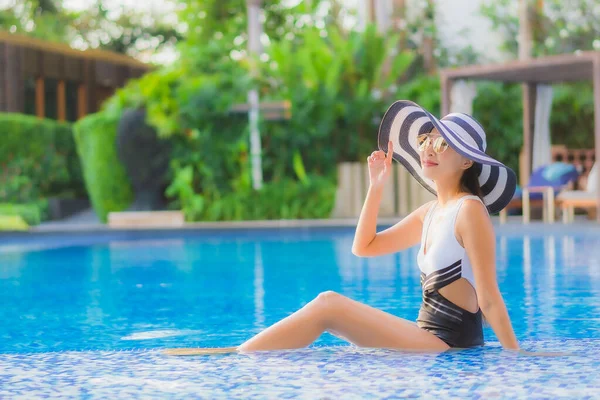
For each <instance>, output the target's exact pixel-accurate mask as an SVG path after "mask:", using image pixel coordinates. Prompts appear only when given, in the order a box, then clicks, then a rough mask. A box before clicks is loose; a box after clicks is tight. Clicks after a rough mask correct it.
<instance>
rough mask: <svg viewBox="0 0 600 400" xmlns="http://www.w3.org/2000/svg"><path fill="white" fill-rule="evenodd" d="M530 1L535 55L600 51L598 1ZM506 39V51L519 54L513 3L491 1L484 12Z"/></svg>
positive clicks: (485, 5) (516, 20) (483, 9)
mask: <svg viewBox="0 0 600 400" xmlns="http://www.w3.org/2000/svg"><path fill="white" fill-rule="evenodd" d="M527 1H528V2H529V10H530V12H531V29H532V36H533V54H532V55H533V56H534V57H539V56H543V55H552V54H563V53H573V52H575V51H578V50H581V51H585V50H600V7H598V2H597V1H596V0H570V1H562V0H545V1H539V0H536V1H531V0H527ZM481 11H482V13H483V15H485V16H487V17H488V18H489V19H490V20H491V21H492V24H493V27H494V29H496V30H497V31H500V32H501V33H503V34H504V36H505V44H504V49H505V50H507V51H508V52H510V53H511V54H513V55H515V57H516V55H517V53H518V42H517V38H518V33H519V18H518V15H517V7H516V2H515V1H513V0H488V2H487V3H485V4H483V6H482V9H481Z"/></svg>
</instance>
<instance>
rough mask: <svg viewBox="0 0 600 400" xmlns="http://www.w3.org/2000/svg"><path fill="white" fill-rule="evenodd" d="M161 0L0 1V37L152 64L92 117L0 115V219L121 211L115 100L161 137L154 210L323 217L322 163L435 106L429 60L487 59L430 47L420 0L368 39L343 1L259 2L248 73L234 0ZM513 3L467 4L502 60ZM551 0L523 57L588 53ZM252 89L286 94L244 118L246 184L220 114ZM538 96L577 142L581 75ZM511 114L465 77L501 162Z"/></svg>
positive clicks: (581, 143)
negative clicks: (546, 97) (113, 5)
mask: <svg viewBox="0 0 600 400" xmlns="http://www.w3.org/2000/svg"><path fill="white" fill-rule="evenodd" d="M9 3H10V1H9ZM165 3H169V5H170V7H171V8H170V9H171V10H172V13H170V17H166V16H165V15H161V14H160V13H157V12H156V11H152V10H148V11H143V10H141V9H126V8H122V9H121V12H120V13H117V14H115V13H114V12H111V11H110V10H109V9H107V8H105V7H104V6H103V2H101V1H97V2H91V3H90V5H89V7H83V8H80V9H78V10H76V11H74V10H73V9H69V8H66V7H63V5H62V3H61V2H60V1H58V0H19V4H17V3H15V2H12V3H10V4H9V5H12V6H11V7H4V8H3V9H1V10H0V29H3V30H6V31H8V32H11V33H17V34H19V33H20V34H24V35H30V36H34V37H38V38H43V39H44V40H49V41H56V42H62V43H67V44H71V45H73V46H74V47H77V48H82V49H85V48H99V49H104V50H109V51H113V52H118V53H123V54H127V55H129V56H132V57H136V58H138V59H141V60H144V61H148V62H152V63H154V68H153V70H152V71H151V72H148V73H147V74H145V75H144V76H142V77H141V78H139V79H134V80H130V81H129V82H128V83H127V85H126V86H125V87H124V88H122V89H120V90H118V91H117V92H116V93H115V94H114V95H113V96H112V97H110V98H109V99H108V100H107V101H106V102H105V103H104V104H103V106H102V109H101V110H100V111H99V112H97V113H95V114H93V115H90V116H88V117H86V118H83V119H81V120H79V121H77V122H76V123H73V124H70V123H58V122H55V121H51V120H39V119H36V118H35V117H31V116H24V115H15V114H6V113H0V123H1V124H2V126H3V128H4V129H3V132H2V135H3V136H2V137H3V146H2V148H0V155H1V157H0V160H1V161H0V162H1V163H2V173H1V174H0V203H2V204H0V210H4V211H3V213H4V214H19V215H26V219H27V221H28V222H30V223H34V224H35V223H39V221H41V220H44V219H47V218H48V213H47V207H48V205H47V199H48V198H51V197H54V196H67V197H68V196H71V197H74V198H76V197H89V199H90V201H91V204H92V205H93V207H94V209H95V211H96V213H97V215H98V217H99V218H100V220H102V221H106V216H107V214H108V212H110V211H119V210H124V209H126V208H127V207H128V206H129V205H130V204H131V201H132V192H131V183H130V182H129V181H128V179H127V176H126V174H125V173H124V171H123V168H122V166H120V163H119V160H118V157H117V154H116V151H115V149H114V146H115V137H116V132H117V126H118V124H119V121H120V119H121V116H122V115H123V113H124V112H125V110H128V109H141V110H144V111H145V113H146V114H145V115H146V122H147V123H148V124H149V125H150V126H151V127H152V128H154V130H155V131H156V134H157V135H158V137H160V138H161V140H165V141H168V142H169V143H170V144H171V145H172V146H171V147H170V149H171V150H170V162H169V170H168V174H167V176H166V177H165V179H166V181H167V185H166V187H165V193H164V196H165V199H166V201H167V204H168V208H171V209H181V210H183V211H184V213H185V216H186V219H187V220H188V221H215V220H243V219H279V218H327V217H328V216H329V215H330V214H331V210H332V208H333V205H334V202H335V190H336V182H337V181H336V179H337V176H336V173H337V169H336V168H337V165H338V164H339V163H340V162H348V161H359V160H363V159H364V158H365V157H366V156H367V155H368V154H370V153H371V152H372V151H373V150H374V149H375V147H376V143H377V142H376V133H377V128H378V124H379V121H380V119H381V117H382V115H383V113H384V112H385V110H386V108H387V107H388V106H389V105H390V104H391V103H392V102H393V101H395V100H397V99H410V100H412V101H415V102H417V103H419V104H421V105H423V106H425V107H427V108H429V109H430V110H431V111H433V113H434V114H437V115H439V111H440V110H439V109H440V88H439V77H438V75H437V71H438V70H439V69H440V68H443V67H449V66H457V65H465V64H471V63H480V62H485V61H487V55H486V54H480V53H478V52H477V51H475V50H474V49H473V48H471V47H467V48H446V47H444V46H443V43H442V41H441V40H439V39H440V38H439V34H440V33H439V32H438V29H436V23H435V18H436V5H435V2H434V1H424V2H423V4H422V5H421V7H420V8H418V9H417V12H413V13H412V15H411V16H410V17H408V16H407V17H406V18H405V23H404V24H402V26H398V27H394V29H392V30H391V31H388V32H387V33H386V34H381V33H380V32H379V31H378V29H377V27H376V26H375V25H374V24H367V25H366V26H364V27H363V28H361V29H357V28H356V26H353V25H352V24H349V23H348V21H350V20H351V18H350V17H349V16H351V12H350V11H348V9H347V8H346V7H344V5H343V2H337V1H326V0H313V1H305V2H290V1H284V0H272V1H268V2H264V5H263V10H264V24H263V29H264V35H263V37H262V41H263V45H264V54H262V55H261V56H260V57H259V59H258V60H256V63H255V64H254V65H258V66H259V68H258V73H257V74H252V73H250V72H251V71H250V68H251V65H252V61H253V60H251V58H250V57H249V56H248V54H247V50H246V49H247V40H248V36H247V33H246V30H247V15H246V1H245V0H171V1H170V2H166V1H165ZM513 3H514V2H511V1H510V0H497V1H488V2H484V3H483V6H482V7H481V10H480V12H481V14H482V15H484V16H485V17H486V18H488V19H489V21H490V22H491V24H492V26H493V27H494V29H495V31H496V32H497V33H499V34H501V35H503V37H504V44H503V51H505V52H507V53H508V54H513V55H514V54H516V51H517V50H516V49H517V45H516V41H515V40H516V39H515V38H516V32H517V31H518V18H517V15H516V13H515V12H514V4H513ZM563 3H564V2H561V1H558V0H546V1H545V4H544V12H539V13H537V14H534V15H533V21H534V24H533V30H534V51H535V55H546V54H557V53H564V52H574V51H581V50H590V49H600V39H598V38H600V23H599V22H598V21H600V10H598V7H597V5H595V1H593V0H588V1H585V0H577V1H573V2H569V4H568V5H566V4H563ZM574 3H577V6H578V7H577V8H573V4H574ZM573 10H579V11H577V13H579V14H578V16H573V15H572V14H573V13H572V11H573ZM173 16H174V17H173ZM573 21H579V22H580V23H577V24H575V23H574V22H573ZM581 21H584V23H581ZM428 42H430V43H433V47H431V48H427V47H426V46H425V43H428ZM427 52H430V53H431V54H427ZM160 54H162V55H163V56H164V55H165V54H166V55H167V56H164V57H163V58H161V57H158V56H157V55H160ZM169 55H170V58H169ZM428 56H432V57H433V59H434V63H433V65H429V64H428V63H427V62H426V61H427V58H428ZM165 60H166V61H165ZM253 86H254V87H258V90H259V94H260V99H261V101H277V102H280V101H288V102H289V104H290V105H291V110H290V111H291V113H290V118H285V119H279V120H265V119H262V120H261V121H260V132H261V140H262V157H263V161H262V162H263V164H262V168H263V176H264V181H265V185H264V187H263V188H262V189H260V190H254V189H253V188H252V183H251V173H250V157H249V129H248V118H247V115H245V114H241V113H232V111H231V110H232V107H233V106H234V105H236V104H242V103H245V102H246V101H247V92H248V89H249V88H250V87H253ZM499 104H501V106H500V107H499ZM553 107H554V110H559V111H560V112H553V113H552V120H551V131H552V140H553V143H559V144H565V145H567V146H568V147H575V148H582V147H589V140H590V137H591V132H593V120H594V119H593V98H592V90H591V84H577V85H557V86H556V91H555V96H554V105H553ZM521 110H522V104H521V89H520V86H519V85H512V84H497V83H481V84H478V95H477V97H476V99H475V101H474V111H473V112H474V115H475V117H476V118H477V119H479V120H480V121H481V123H482V124H483V125H484V126H485V127H486V131H487V133H488V142H489V144H488V147H489V148H490V149H491V153H492V155H494V156H496V157H499V158H500V159H502V160H503V161H504V162H505V163H506V164H507V165H509V166H510V167H512V168H513V169H514V170H515V171H517V172H518V169H519V165H518V154H519V151H520V150H521V146H522V111H521ZM573 132H588V133H589V136H585V135H581V134H579V135H574V134H573ZM17 205H18V206H17ZM23 210H26V211H23ZM32 210H33V211H32Z"/></svg>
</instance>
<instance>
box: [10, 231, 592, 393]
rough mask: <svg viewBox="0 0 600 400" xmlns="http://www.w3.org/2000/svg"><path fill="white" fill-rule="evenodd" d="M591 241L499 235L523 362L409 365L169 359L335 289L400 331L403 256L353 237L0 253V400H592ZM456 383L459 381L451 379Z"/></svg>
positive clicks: (496, 352)
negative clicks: (50, 399) (396, 322)
mask: <svg viewBox="0 0 600 400" xmlns="http://www.w3.org/2000/svg"><path fill="white" fill-rule="evenodd" d="M599 233H600V230H597V229H588V230H587V231H582V230H577V229H576V228H573V227H572V228H568V229H556V228H555V229H553V230H551V231H548V230H547V229H544V228H543V227H539V228H529V230H528V231H527V232H523V231H521V232H515V231H513V230H512V229H510V228H504V230H499V233H498V236H497V273H498V282H499V285H500V288H501V291H502V293H503V295H504V298H505V301H506V305H507V308H508V310H509V313H510V316H511V319H512V322H513V326H514V328H515V331H516V334H517V336H518V338H519V340H520V341H521V342H522V344H523V346H524V347H526V348H528V349H530V350H549V351H570V352H572V353H573V355H571V356H568V357H567V356H566V357H558V358H539V357H538V358H532V357H523V356H517V355H514V354H509V353H507V352H503V351H502V350H501V348H500V346H499V343H498V341H497V339H496V337H495V336H494V334H493V332H492V331H491V329H490V328H486V342H487V346H486V347H484V348H483V349H476V350H469V351H466V352H460V353H447V354H442V355H435V356H434V355H415V354H403V353H399V352H391V351H383V350H372V349H358V348H355V347H353V346H349V345H347V343H345V342H343V341H342V340H340V339H338V338H336V337H334V336H332V335H329V334H324V335H323V336H322V337H321V338H320V339H319V340H318V341H317V342H316V343H315V344H314V346H313V348H311V349H306V350H298V351H285V352H269V353H263V354H253V355H228V356H213V357H191V358H174V357H166V356H164V355H162V354H161V353H160V351H159V350H160V349H161V348H165V347H187V346H200V347H219V346H235V345H237V344H239V343H241V342H243V341H245V340H246V339H248V338H249V337H251V336H252V335H253V334H256V333H258V332H260V331H261V330H262V329H264V328H266V327H267V326H269V325H270V324H273V323H275V322H276V321H278V320H280V319H281V318H284V317H286V316H287V315H289V314H290V313H291V312H293V311H295V310H297V309H299V308H300V307H302V306H303V305H304V304H306V303H307V302H309V301H310V300H312V299H313V298H314V297H315V296H317V295H318V294H319V293H320V292H323V291H326V290H334V291H337V292H339V293H342V294H344V295H346V296H348V297H351V298H353V299H355V300H358V301H361V302H364V303H367V304H369V305H371V306H373V307H377V308H380V309H383V310H385V311H387V312H390V313H392V314H395V315H398V316H400V317H403V318H407V319H410V320H414V319H415V318H416V316H417V312H418V309H419V305H420V300H421V292H420V287H419V273H418V269H417V266H416V263H415V260H416V251H417V249H416V248H412V249H409V250H407V251H405V252H402V253H400V254H395V255H390V256H383V257H378V258H373V259H361V258H357V257H355V256H353V255H352V254H351V252H350V248H351V244H352V238H353V229H351V228H347V229H346V228H336V229H332V228H327V229H323V228H321V229H317V228H314V229H282V230H260V231H259V230H231V231H213V232H163V233H161V232H154V233H148V232H146V233H128V234H120V233H104V234H102V235H98V234H96V235H95V234H87V235H61V236H52V235H49V236H42V237H38V238H34V239H28V240H21V239H18V240H14V239H13V240H12V241H9V240H4V241H3V242H2V241H0V279H1V280H0V304H1V306H0V321H2V324H0V398H3V397H6V396H11V395H18V394H26V393H27V394H34V395H35V394H38V395H42V394H53V395H56V396H59V395H66V396H69V395H73V396H76V397H80V396H88V395H90V396H99V397H102V396H104V395H109V394H110V395H117V394H118V395H120V396H125V397H127V396H142V397H146V396H148V395H156V396H158V397H163V396H169V397H178V396H179V397H186V396H187V395H190V394H193V395H194V396H200V397H205V396H206V397H220V396H222V397H245V398H246V397H253V396H256V397H258V398H263V397H288V396H289V397H302V398H306V397H312V395H309V393H315V391H316V393H317V394H316V395H315V397H317V398H323V397H334V396H338V395H339V396H341V395H344V396H345V398H347V397H348V396H350V397H352V395H349V394H348V391H349V390H350V391H351V393H352V394H353V395H356V396H357V398H364V397H373V396H375V397H387V396H392V397H395V396H400V397H411V396H413V395H416V396H422V395H427V396H440V395H442V396H450V397H451V396H457V397H461V398H465V397H469V396H474V398H476V397H477V396H485V397H488V396H489V397H500V398H502V397H505V396H506V397H509V398H514V397H520V396H525V397H528V398H531V397H532V396H533V397H535V396H538V397H544V396H546V395H547V396H550V397H553V398H556V397H561V396H565V397H566V398H573V397H578V398H579V397H586V396H589V397H590V398H596V397H598V398H600V378H598V377H597V376H598V374H597V371H598V370H600V361H599V360H600V312H599V311H600V234H599ZM457 377H458V378H460V379H457Z"/></svg>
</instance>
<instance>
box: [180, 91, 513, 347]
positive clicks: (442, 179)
mask: <svg viewBox="0 0 600 400" xmlns="http://www.w3.org/2000/svg"><path fill="white" fill-rule="evenodd" d="M379 148H380V149H386V150H387V154H386V153H385V152H384V151H382V150H380V151H375V152H373V153H372V154H371V155H370V156H369V157H368V166H369V177H370V187H369V190H368V194H367V196H366V199H365V203H364V206H363V208H362V212H361V214H360V218H359V221H358V226H357V229H356V234H355V237H354V243H353V246H352V252H353V253H354V254H355V255H357V256H359V257H375V256H380V255H384V254H390V253H395V252H399V251H402V250H405V249H408V248H409V247H412V246H414V245H417V244H419V243H420V245H421V247H420V250H419V253H418V256H417V264H418V266H419V269H420V270H421V286H422V289H423V303H422V305H421V309H420V311H419V315H418V318H417V322H416V324H415V323H413V322H410V321H407V320H405V319H402V318H399V317H396V316H394V315H391V314H388V313H386V312H384V311H381V310H378V309H375V308H372V307H369V306H368V305H365V304H361V303H359V302H357V301H354V300H352V299H349V298H347V297H345V296H343V295H341V294H338V293H334V292H325V293H321V294H319V295H318V296H317V297H316V298H315V299H314V300H313V301H311V302H310V303H308V304H307V305H305V306H304V307H302V308H301V309H300V310H298V311H296V312H295V313H294V314H292V315H290V316H288V317H287V318H285V319H283V320H281V321H279V322H277V323H276V324H274V325H272V326H270V327H269V328H267V329H265V330H264V331H262V332H260V333H259V334H257V335H256V336H254V337H252V338H251V339H249V340H248V341H246V342H245V343H243V344H241V345H240V346H238V347H233V348H225V349H174V350H173V352H172V354H185V353H186V351H187V352H189V354H202V352H207V353H215V352H227V351H240V352H252V351H259V350H276V349H295V348H301V347H305V346H308V345H309V344H311V343H313V342H314V341H315V340H316V339H317V338H319V336H321V334H322V333H323V332H330V333H332V334H334V335H336V336H338V337H340V338H343V339H345V340H347V341H348V342H351V343H353V344H355V345H357V346H360V347H371V348H388V349H400V350H412V351H434V352H438V351H445V350H447V349H450V348H469V347H474V346H481V345H483V344H484V338H483V327H482V317H483V315H485V318H486V320H487V321H488V322H489V324H490V325H491V327H492V329H493V330H494V332H495V334H496V336H497V337H498V339H499V341H500V343H501V344H502V346H503V347H504V348H505V349H513V350H516V349H518V348H519V344H518V342H517V339H516V337H515V334H514V332H513V329H512V326H511V322H510V319H509V316H508V313H507V310H506V307H505V304H504V301H503V299H502V295H501V294H500V291H499V289H498V284H497V281H496V267H495V254H496V253H495V237H494V230H493V226H492V223H491V220H490V217H489V214H490V213H497V212H499V211H500V210H502V209H503V208H504V207H505V206H506V204H508V202H509V201H510V199H511V198H512V196H513V194H514V191H515V188H516V177H515V174H514V172H513V171H512V170H511V169H509V168H508V167H506V166H504V165H503V164H502V163H500V162H498V161H496V160H494V159H493V158H491V157H490V156H488V155H487V154H486V153H485V149H486V137H485V133H484V131H483V129H482V127H481V126H480V125H479V123H478V122H477V121H476V120H475V119H474V118H472V117H471V116H469V115H466V114H459V113H455V114H450V115H448V116H446V117H444V118H442V119H441V120H438V119H436V118H435V117H433V116H432V115H431V114H430V113H429V112H428V111H427V110H424V109H423V108H422V107H420V106H418V105H417V104H415V103H412V102H410V101H398V102H396V103H394V104H393V105H392V106H391V107H390V108H389V110H388V111H387V112H386V114H385V116H384V118H383V120H382V122H381V126H380V128H379ZM392 158H395V159H396V160H397V161H399V162H400V163H402V164H403V165H404V166H405V167H406V168H407V169H408V170H409V171H410V173H411V174H412V175H413V176H414V178H415V179H417V181H418V182H419V183H420V184H421V185H423V186H424V187H425V188H427V189H428V190H429V191H431V192H432V193H434V194H436V195H437V199H436V200H435V201H431V202H429V203H426V204H424V205H422V206H421V207H419V208H418V209H416V210H414V211H413V212H412V213H411V214H410V215H408V216H407V217H406V218H404V219H402V220H401V221H400V222H398V223H397V224H396V225H394V226H392V227H390V228H389V229H386V230H384V231H382V232H377V231H376V225H377V214H378V210H379V204H380V201H381V196H382V191H383V188H384V185H385V184H386V182H387V181H388V180H389V176H390V174H391V171H392V168H391V167H392ZM178 352H179V353H178Z"/></svg>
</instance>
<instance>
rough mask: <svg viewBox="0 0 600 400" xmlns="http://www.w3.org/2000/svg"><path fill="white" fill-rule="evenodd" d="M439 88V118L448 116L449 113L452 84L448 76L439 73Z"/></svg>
mask: <svg viewBox="0 0 600 400" xmlns="http://www.w3.org/2000/svg"><path fill="white" fill-rule="evenodd" d="M440 80H441V82H440V86H441V88H440V89H441V96H442V99H441V103H442V104H441V106H440V108H441V110H440V113H441V117H443V116H444V115H448V114H449V113H450V107H451V106H452V104H451V101H452V100H451V97H450V94H451V92H452V83H453V81H452V80H451V79H450V78H449V77H448V75H446V74H445V73H443V72H442V73H441V74H440Z"/></svg>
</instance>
